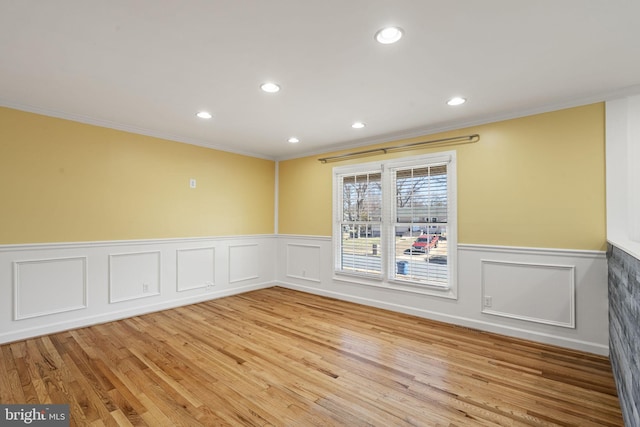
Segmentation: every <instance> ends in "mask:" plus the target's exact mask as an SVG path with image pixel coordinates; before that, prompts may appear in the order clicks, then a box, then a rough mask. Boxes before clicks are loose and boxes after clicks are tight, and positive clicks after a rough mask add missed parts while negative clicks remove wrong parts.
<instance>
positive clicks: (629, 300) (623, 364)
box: [607, 245, 640, 427]
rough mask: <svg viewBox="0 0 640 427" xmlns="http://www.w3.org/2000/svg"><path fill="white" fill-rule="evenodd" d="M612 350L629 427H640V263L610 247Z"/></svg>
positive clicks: (610, 334)
mask: <svg viewBox="0 0 640 427" xmlns="http://www.w3.org/2000/svg"><path fill="white" fill-rule="evenodd" d="M607 258H608V265H609V348H610V356H609V357H610V358H611V365H612V368H613V374H614V376H615V378H616V387H617V388H618V395H619V397H620V406H621V408H622V413H623V416H624V420H625V425H626V426H634V427H640V407H639V406H640V260H638V259H636V258H634V257H632V256H631V255H629V254H627V253H626V252H624V251H623V250H621V249H619V248H617V247H615V246H612V245H609V246H608V248H607Z"/></svg>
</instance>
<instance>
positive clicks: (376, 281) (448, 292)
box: [333, 271, 458, 300]
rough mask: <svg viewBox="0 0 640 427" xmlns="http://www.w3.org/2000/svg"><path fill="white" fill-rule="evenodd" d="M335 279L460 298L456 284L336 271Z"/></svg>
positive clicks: (415, 292) (440, 296)
mask: <svg viewBox="0 0 640 427" xmlns="http://www.w3.org/2000/svg"><path fill="white" fill-rule="evenodd" d="M333 280H334V281H337V282H344V283H350V284H354V285H364V286H372V287H376V288H382V289H389V290H393V291H401V292H407V293H412V294H420V295H428V296H435V297H439V298H447V299H454V300H457V299H458V295H457V289H456V288H455V287H454V286H447V287H443V286H436V285H419V284H412V283H407V282H405V281H399V280H383V278H382V277H379V278H376V277H372V276H369V277H366V276H360V275H357V274H349V273H342V272H338V271H335V272H334V274H333Z"/></svg>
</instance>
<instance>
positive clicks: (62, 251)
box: [0, 235, 277, 343]
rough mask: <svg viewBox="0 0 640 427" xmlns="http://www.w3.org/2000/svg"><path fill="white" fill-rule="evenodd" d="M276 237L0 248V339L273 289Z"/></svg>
mask: <svg viewBox="0 0 640 427" xmlns="http://www.w3.org/2000/svg"><path fill="white" fill-rule="evenodd" d="M276 241H277V237H276V236H274V235H255V236H229V237H211V238H190V239H189V238H187V239H158V240H135V241H109V242H86V243H60V244H28V245H0V343H6V342H11V341H15V340H19V339H24V338H29V337H33V336H38V335H43V334H47V333H53V332H58V331H63V330H67V329H72V328H77V327H81V326H87V325H92V324H96V323H102V322H108V321H111V320H116V319H121V318H125V317H130V316H136V315H140V314H144V313H148V312H152V311H158V310H164V309H167V308H172V307H178V306H181V305H187V304H192V303H197V302H201V301H206V300H210V299H215V298H219V297H223V296H228V295H233V294H238V293H242V292H247V291H251V290H254V289H260V288H265V287H270V286H273V285H274V280H275V275H276V273H275V271H276V265H277V263H276V247H277V245H276Z"/></svg>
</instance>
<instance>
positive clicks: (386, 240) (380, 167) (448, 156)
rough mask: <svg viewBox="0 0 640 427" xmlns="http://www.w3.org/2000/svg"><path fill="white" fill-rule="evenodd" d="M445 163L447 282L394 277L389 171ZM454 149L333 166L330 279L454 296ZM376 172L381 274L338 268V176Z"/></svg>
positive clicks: (392, 222) (455, 214)
mask: <svg viewBox="0 0 640 427" xmlns="http://www.w3.org/2000/svg"><path fill="white" fill-rule="evenodd" d="M443 163H447V199H448V200H447V202H448V223H447V251H448V253H447V267H448V278H449V281H448V286H446V287H445V286H436V285H429V284H421V283H417V282H409V281H405V280H396V279H394V275H395V268H396V264H395V257H394V256H393V255H391V254H393V253H394V251H395V225H396V222H395V218H394V212H395V204H396V199H395V197H396V194H395V188H392V184H393V173H394V170H396V169H402V168H411V167H422V166H429V165H435V164H443ZM456 163H457V162H456V152H455V150H452V151H445V152H438V153H433V154H424V155H418V156H411V157H405V158H401V159H390V160H383V161H377V162H367V163H360V164H355V165H348V166H337V167H334V168H333V236H332V243H333V269H334V276H333V279H334V280H336V281H341V282H348V283H353V284H360V285H367V286H375V287H383V288H388V289H395V290H400V291H405V292H412V293H419V294H427V295H435V296H439V297H443V298H450V299H457V297H458V274H457V270H458V269H457V265H458V257H457V254H458V245H457V242H458V226H457V216H458V215H457V171H456ZM371 172H380V173H381V174H382V206H383V207H382V228H381V233H380V250H381V253H382V254H383V255H382V256H383V258H382V259H381V269H382V274H381V275H376V276H371V275H365V274H358V273H354V272H345V271H342V270H340V268H339V267H340V265H341V264H340V261H341V250H340V247H341V239H342V229H341V222H342V215H343V212H342V209H343V204H342V186H341V177H342V176H344V175H353V174H362V173H371Z"/></svg>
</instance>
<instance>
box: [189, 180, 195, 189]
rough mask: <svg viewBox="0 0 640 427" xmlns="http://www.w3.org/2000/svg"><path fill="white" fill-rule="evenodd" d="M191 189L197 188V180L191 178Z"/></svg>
mask: <svg viewBox="0 0 640 427" xmlns="http://www.w3.org/2000/svg"><path fill="white" fill-rule="evenodd" d="M189 188H196V180H195V178H191V179H190V180H189Z"/></svg>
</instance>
